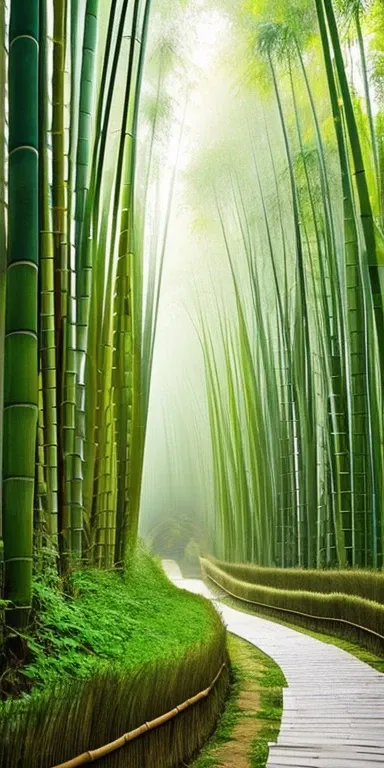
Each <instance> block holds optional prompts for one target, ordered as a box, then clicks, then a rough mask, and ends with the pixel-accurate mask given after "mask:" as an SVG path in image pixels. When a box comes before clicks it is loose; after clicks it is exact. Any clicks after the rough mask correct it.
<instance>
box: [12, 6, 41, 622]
mask: <svg viewBox="0 0 384 768" xmlns="http://www.w3.org/2000/svg"><path fill="white" fill-rule="evenodd" d="M9 40H10V49H9V50H10V53H9V246H8V262H7V301H6V325H5V333H6V335H5V366H4V368H5V376H4V453H3V524H4V547H5V549H4V561H5V595H6V597H7V598H8V599H9V600H10V601H11V602H12V604H13V609H12V610H11V611H10V613H9V617H8V621H9V622H11V623H13V624H15V625H20V624H21V625H22V624H25V623H26V621H27V620H28V615H29V608H30V604H31V583H32V529H33V501H34V478H35V462H34V459H35V446H36V427H37V406H38V390H37V360H38V352H37V348H38V343H37V294H38V236H39V235H38V233H39V219H38V192H37V190H38V146H39V145H38V127H39V120H38V103H39V100H38V80H39V47H38V46H39V2H38V0H31V2H30V3H28V5H25V3H24V2H22V0H12V4H11V20H10V36H9ZM21 194H22V199H23V206H24V207H23V212H24V214H23V215H24V221H23V227H20V220H19V205H20V195H21Z"/></svg>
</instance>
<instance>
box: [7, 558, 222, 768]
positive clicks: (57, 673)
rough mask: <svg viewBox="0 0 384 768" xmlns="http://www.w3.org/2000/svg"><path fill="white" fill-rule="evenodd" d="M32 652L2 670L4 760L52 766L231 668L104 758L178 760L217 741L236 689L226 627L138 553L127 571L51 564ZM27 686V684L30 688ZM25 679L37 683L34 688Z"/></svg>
mask: <svg viewBox="0 0 384 768" xmlns="http://www.w3.org/2000/svg"><path fill="white" fill-rule="evenodd" d="M34 589H35V594H34V616H33V622H32V624H31V626H30V628H29V630H28V632H26V633H25V634H24V635H23V636H21V635H15V636H14V637H13V638H12V639H11V645H12V643H19V644H20V643H21V645H22V648H23V650H24V654H25V656H24V659H22V660H21V659H20V655H19V656H18V657H16V654H15V659H16V658H17V659H18V661H19V664H17V663H14V664H13V665H12V664H11V665H8V666H7V667H6V668H5V670H4V672H3V676H2V687H3V696H4V695H5V693H6V691H7V690H8V691H9V692H10V693H12V694H13V696H12V695H8V697H7V699H6V700H5V701H3V703H2V705H1V706H0V765H1V766H2V768H15V766H17V768H33V767H34V766H36V768H37V766H38V768H51V766H52V765H58V764H60V763H61V762H64V761H67V760H70V759H72V758H74V757H76V756H77V755H79V754H82V753H83V752H85V751H88V750H92V749H97V748H98V747H101V746H103V745H105V744H107V743H109V742H110V741H113V740H115V739H116V738H118V737H119V736H121V735H122V734H124V733H127V732H128V731H130V730H133V729H135V728H137V727H138V726H140V725H142V724H143V723H145V722H147V721H149V720H152V719H154V718H157V717H159V716H161V715H163V714H165V713H166V712H169V711H170V710H172V709H174V708H175V707H176V706H177V705H178V704H181V703H182V702H184V701H185V700H186V699H189V698H190V697H191V696H194V695H195V694H196V693H198V692H199V691H201V690H203V689H205V688H206V687H208V685H210V683H211V682H212V680H213V679H214V678H215V677H216V675H217V672H218V670H219V669H220V668H221V667H222V665H223V663H224V664H225V666H224V669H223V672H222V674H221V675H220V678H219V679H218V681H217V683H216V684H215V686H214V687H213V689H212V691H211V693H210V695H209V696H208V698H206V699H204V700H202V701H201V702H199V703H198V704H195V705H194V706H192V707H190V708H189V709H187V710H185V711H183V712H181V713H179V714H178V715H177V717H176V718H175V719H174V720H172V721H170V722H168V723H166V724H165V725H162V726H161V727H160V728H157V729H155V730H153V731H149V732H148V733H146V734H144V735H143V736H141V737H140V738H139V739H136V740H135V741H132V742H130V743H129V744H128V745H126V746H124V747H123V748H122V749H120V750H119V751H118V752H116V753H111V754H110V755H109V756H108V757H106V758H105V759H103V766H105V768H128V766H129V768H142V766H143V765H145V766H146V768H179V766H180V765H182V764H183V763H184V764H185V763H186V761H187V760H190V759H191V757H192V756H193V755H194V754H196V753H197V751H198V750H199V749H200V748H201V747H202V746H203V744H204V743H205V742H206V740H207V739H208V738H209V736H210V734H211V733H212V731H213V729H214V727H215V726H216V723H217V720H218V717H219V715H220V714H221V712H222V711H223V707H224V703H225V700H226V696H227V691H228V682H229V664H228V654H227V649H226V632H225V628H224V626H223V624H222V622H221V619H220V617H219V615H218V614H217V612H216V611H215V610H214V608H213V606H212V605H211V603H210V602H209V601H207V600H205V599H204V598H202V597H200V596H197V595H193V594H190V593H189V592H184V591H182V590H178V589H177V588H176V587H174V586H173V585H172V584H171V583H170V582H169V581H168V579H167V578H166V576H165V574H164V573H163V572H162V570H161V567H160V564H159V563H158V562H156V561H154V560H153V559H152V558H151V557H150V556H149V555H148V554H147V553H146V552H144V551H139V552H138V554H137V556H136V559H135V561H134V562H132V563H131V564H130V568H129V571H128V573H127V575H126V576H123V575H122V574H117V573H114V572H106V571H95V570H92V569H90V570H84V571H82V572H74V573H72V574H71V575H70V577H69V579H68V580H67V581H66V583H65V588H64V587H63V584H61V583H60V582H58V580H57V577H54V576H53V574H52V572H50V571H49V569H45V570H44V577H43V578H40V579H38V580H36V582H35V587H34ZM22 683H23V684H24V687H23V686H22ZM26 683H28V684H29V687H28V685H26ZM16 694H17V695H16Z"/></svg>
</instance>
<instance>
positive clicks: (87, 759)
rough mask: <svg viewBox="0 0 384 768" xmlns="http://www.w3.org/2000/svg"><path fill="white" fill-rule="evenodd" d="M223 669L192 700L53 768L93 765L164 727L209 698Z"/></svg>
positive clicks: (75, 767)
mask: <svg viewBox="0 0 384 768" xmlns="http://www.w3.org/2000/svg"><path fill="white" fill-rule="evenodd" d="M224 667H225V663H224V664H222V665H221V667H220V669H219V671H218V673H217V675H216V677H215V678H214V679H213V680H212V682H211V684H210V685H209V686H208V688H205V689H204V690H203V691H200V693H196V695H195V696H192V698H190V699H186V701H183V703H182V704H178V706H177V707H175V708H174V709H171V710H170V711H169V712H166V713H165V714H164V715H160V717H156V718H155V719H154V720H150V721H149V722H148V723H143V725H140V726H139V727H138V728H135V729H134V730H133V731H129V732H128V733H124V734H123V736H120V737H119V738H118V739H115V741H110V742H109V744H105V745H104V746H103V747H99V748H98V749H90V750H88V752H83V753H82V754H81V755H78V756H77V757H74V758H73V759H72V760H67V762H66V763H60V765H55V766H54V767H53V768H77V767H78V766H79V765H86V764H87V763H93V762H95V760H100V758H102V757H106V755H109V754H110V753H111V752H115V751H116V750H118V749H121V748H122V747H124V746H125V744H127V743H128V742H130V741H133V740H134V739H137V738H138V736H142V735H143V734H144V733H147V732H148V731H152V730H154V729H155V728H158V727H159V726H160V725H164V723H167V722H168V721H169V720H173V718H174V717H177V715H179V714H180V712H184V710H185V709H189V707H192V706H194V704H197V703H198V702H199V701H201V700H202V699H206V698H207V697H208V696H209V694H210V693H211V691H212V688H213V687H214V685H215V684H216V683H217V681H218V679H219V677H220V675H221V673H222V671H223V669H224Z"/></svg>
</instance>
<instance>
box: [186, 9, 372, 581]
mask: <svg viewBox="0 0 384 768" xmlns="http://www.w3.org/2000/svg"><path fill="white" fill-rule="evenodd" d="M221 7H222V9H223V13H226V14H227V18H228V19H229V22H228V23H229V25H230V29H231V34H230V35H229V37H230V43H229V45H231V46H233V44H234V43H233V40H234V39H235V40H236V43H237V45H238V46H239V50H241V51H242V52H243V55H242V57H240V58H239V61H238V65H237V67H236V72H235V74H234V72H233V69H234V65H233V59H232V58H231V57H230V52H229V50H228V48H227V49H225V48H224V52H223V53H222V58H223V59H224V64H223V66H225V64H227V67H228V69H227V70H226V72H227V75H228V78H229V82H230V83H231V85H232V87H233V91H234V92H236V96H237V98H236V99H235V106H234V108H233V110H232V111H231V107H232V105H231V104H229V105H228V103H225V105H224V106H223V107H222V109H221V112H220V114H219V115H218V116H217V118H215V121H213V125H214V130H215V131H216V133H215V141H214V142H212V141H211V142H209V141H208V139H207V142H206V144H204V145H203V147H202V148H199V150H198V151H197V152H196V155H195V166H194V168H193V171H192V172H191V186H192V185H193V181H194V179H195V178H197V179H198V182H199V184H200V188H201V185H202V184H203V185H204V188H205V189H206V190H207V194H206V196H205V198H204V203H203V206H202V205H201V201H200V200H199V197H198V189H199V187H198V186H197V185H196V193H194V192H193V190H192V191H191V200H192V201H193V204H194V205H195V210H196V218H197V219H199V217H200V223H202V222H204V226H205V227H206V230H207V231H209V232H210V233H211V236H212V238H215V242H216V243H217V242H218V238H219V237H220V235H221V239H222V247H221V250H222V254H223V258H225V259H227V264H228V280H227V283H226V285H225V287H223V285H220V282H219V281H212V283H213V290H214V292H215V293H216V301H217V308H218V318H217V320H216V323H215V324H212V322H211V318H210V316H209V314H208V313H207V309H206V307H204V304H203V302H202V301H200V300H198V306H199V312H198V313H199V323H198V325H199V327H198V333H199V336H200V342H201V346H202V350H203V354H204V359H205V372H206V384H207V393H208V405H209V419H210V425H211V436H212V455H213V477H214V483H215V501H214V511H213V513H211V512H210V511H208V520H209V521H210V523H211V530H212V537H211V538H212V546H213V549H214V554H215V555H216V556H218V557H219V558H220V559H222V560H227V561H237V562H239V561H243V562H247V561H248V562H254V563H257V564H259V565H266V566H273V565H276V566H280V567H292V566H301V567H307V568H319V567H324V566H327V567H330V566H335V567H345V566H358V567H367V566H368V567H374V568H376V567H381V565H382V563H383V551H384V547H383V535H384V525H383V510H384V504H383V490H382V479H383V476H384V472H383V450H382V446H383V417H382V415H383V359H384V354H383V349H384V348H383V332H382V324H383V293H382V265H383V253H384V249H383V243H384V240H383V181H382V180H383V151H382V150H383V50H384V41H383V36H382V30H383V5H382V3H381V2H365V1H364V2H362V1H359V0H316V2H315V1H314V0H290V2H279V1H278V2H274V3H270V2H267V1H266V0H265V1H264V0H257V2H254V1H253V0H247V2H244V3H242V4H241V6H240V9H239V8H237V7H236V9H234V8H231V7H230V6H229V4H228V3H225V2H223V3H221ZM228 60H230V65H229V66H228ZM209 127H210V129H211V131H212V121H211V124H210V126H209ZM207 134H208V128H207ZM233 136H235V139H233ZM220 157H225V162H223V163H219V162H218V159H219V158H220ZM209 191H210V192H209ZM199 203H200V205H199ZM210 222H211V223H210ZM212 222H213V223H212ZM212 233H213V234H212ZM231 282H232V289H231V288H230V287H228V285H230V283H231Z"/></svg>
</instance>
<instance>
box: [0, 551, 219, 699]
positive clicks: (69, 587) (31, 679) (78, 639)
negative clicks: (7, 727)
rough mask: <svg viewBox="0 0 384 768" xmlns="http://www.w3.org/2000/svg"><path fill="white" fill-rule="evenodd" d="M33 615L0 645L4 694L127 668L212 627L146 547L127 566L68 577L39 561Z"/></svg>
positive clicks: (170, 654) (199, 604) (195, 599)
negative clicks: (120, 570)
mask: <svg viewBox="0 0 384 768" xmlns="http://www.w3.org/2000/svg"><path fill="white" fill-rule="evenodd" d="M33 595H34V597H33V613H32V622H31V625H30V627H29V628H28V630H27V631H25V632H24V633H23V634H21V633H19V634H17V635H16V636H15V635H14V636H13V640H11V642H10V643H9V644H8V652H7V653H6V654H5V653H4V652H3V656H2V670H1V677H0V693H1V696H2V698H5V697H7V696H9V695H11V696H15V695H16V696H17V695H20V694H21V693H23V692H30V691H31V689H32V688H33V689H34V690H38V689H40V688H42V687H44V686H51V685H53V684H55V683H56V682H57V681H60V682H62V681H63V680H64V679H65V678H70V679H87V678H90V677H91V676H92V675H93V674H94V673H96V672H104V671H107V670H108V668H110V667H112V668H113V670H114V671H118V669H121V671H123V672H125V671H130V670H133V669H135V668H136V667H138V666H142V665H144V664H146V663H147V662H151V661H156V659H162V660H164V661H166V660H168V659H172V658H175V657H181V656H182V655H183V653H184V652H185V650H186V649H190V648H191V647H193V646H194V645H196V643H204V642H206V641H207V640H208V639H209V637H210V635H211V634H212V631H213V627H214V619H213V614H212V610H211V609H210V606H209V604H208V603H206V602H205V601H204V600H202V599H201V597H199V596H196V595H192V594H190V593H187V592H184V591H181V590H177V589H176V588H175V587H174V586H173V585H172V584H171V583H170V582H169V581H168V579H167V577H166V576H165V574H164V572H163V571H162V568H161V565H160V562H157V561H155V560H153V558H152V557H151V556H150V555H149V554H148V553H147V552H145V551H144V550H143V549H139V550H138V552H137V554H136V556H135V557H134V558H133V560H132V562H131V564H130V567H129V571H128V573H127V574H125V575H123V574H122V573H117V572H115V571H101V570H96V569H91V568H89V569H84V570H81V571H73V572H72V573H70V574H69V576H68V577H67V579H66V580H65V583H63V581H61V580H60V579H59V578H58V577H57V576H56V575H55V572H54V570H53V569H52V570H50V569H49V568H48V569H44V572H43V573H42V574H41V575H40V576H38V577H36V578H35V580H34V585H33Z"/></svg>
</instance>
